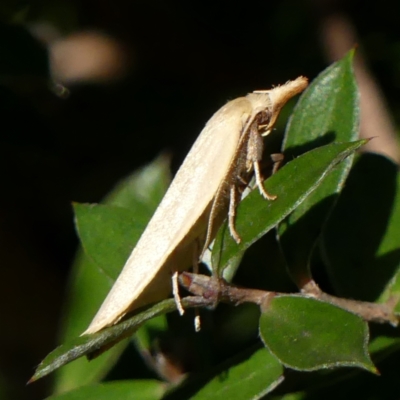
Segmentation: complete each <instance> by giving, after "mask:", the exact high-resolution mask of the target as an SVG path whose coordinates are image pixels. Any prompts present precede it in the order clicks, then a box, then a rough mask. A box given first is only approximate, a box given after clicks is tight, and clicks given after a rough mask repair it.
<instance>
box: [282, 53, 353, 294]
mask: <svg viewBox="0 0 400 400" xmlns="http://www.w3.org/2000/svg"><path fill="white" fill-rule="evenodd" d="M353 53H354V52H353V51H351V52H349V53H348V55H347V56H346V57H345V58H343V59H342V60H340V61H338V62H336V63H335V64H333V65H331V66H330V67H329V68H327V69H326V70H325V71H324V72H322V73H321V74H320V75H319V76H318V77H317V78H316V79H315V80H314V81H313V82H312V84H311V85H310V87H309V88H308V89H307V90H306V91H305V92H304V93H303V95H302V96H301V98H300V100H299V101H298V103H297V105H296V107H295V110H294V112H293V114H292V117H291V118H290V120H289V123H288V126H287V130H286V135H285V141H284V146H283V151H284V153H285V157H286V158H287V159H291V158H292V157H294V156H297V155H298V154H301V153H303V152H304V151H307V150H311V149H313V148H315V147H317V146H321V145H322V144H327V143H331V142H333V141H335V142H348V141H352V140H355V139H356V138H357V136H358V130H359V95H358V90H357V85H356V81H355V78H354V73H353V68H352V60H353ZM351 163H352V157H349V158H347V159H346V160H345V161H344V162H343V163H341V165H340V166H338V167H337V168H336V169H335V171H334V172H333V173H332V174H330V176H329V177H328V178H327V179H325V180H324V182H323V183H322V184H321V185H320V186H319V187H318V189H317V190H315V191H314V193H313V194H312V195H311V196H309V197H308V198H307V200H306V201H304V202H303V203H302V204H301V206H300V207H297V208H296V210H295V211H294V212H293V213H292V214H291V215H290V216H289V217H288V218H287V219H286V220H285V221H284V222H283V223H282V224H281V225H280V227H279V229H278V236H279V238H280V244H281V247H282V250H283V253H284V255H285V259H286V263H287V266H288V268H289V271H290V273H291V275H292V278H293V280H294V282H295V283H296V284H297V285H298V286H299V287H302V286H303V285H304V283H306V282H307V281H309V280H310V279H311V273H310V271H309V261H310V257H311V253H312V250H313V248H314V246H315V242H316V240H317V239H318V236H319V234H320V232H321V229H322V227H323V225H324V223H325V221H326V219H327V217H328V215H329V213H330V211H331V210H332V208H333V206H334V203H335V200H336V196H335V195H336V194H337V193H338V192H340V190H341V188H342V186H343V183H344V181H345V179H346V176H347V174H348V171H349V168H350V166H351ZM299 174H303V171H302V170H300V169H299Z"/></svg>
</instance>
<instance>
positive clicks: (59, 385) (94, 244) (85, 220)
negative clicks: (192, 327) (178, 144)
mask: <svg viewBox="0 0 400 400" xmlns="http://www.w3.org/2000/svg"><path fill="white" fill-rule="evenodd" d="M169 178H170V176H169V162H168V159H167V158H166V157H159V158H158V159H157V160H155V161H154V162H153V163H151V164H149V165H148V166H146V167H144V168H142V169H140V170H138V171H137V172H135V173H133V174H132V175H131V176H129V177H128V178H126V179H124V180H123V181H122V182H121V183H119V184H118V185H117V186H116V187H115V188H114V190H113V191H112V192H111V193H110V194H109V195H108V197H107V198H106V200H105V203H106V204H107V205H108V206H110V210H111V211H110V210H109V209H108V208H104V211H105V215H102V214H101V211H102V210H103V207H106V206H98V205H94V206H93V207H91V206H87V205H77V206H76V207H77V209H79V212H80V217H82V219H81V218H79V217H77V225H78V226H79V229H80V233H81V234H82V236H83V237H85V238H86V240H84V241H83V242H84V244H83V245H84V247H85V248H86V250H87V251H88V252H89V256H88V255H86V254H83V252H80V253H79V255H78V256H77V259H76V261H75V264H74V267H73V271H72V274H71V278H70V283H69V286H68V287H69V288H68V295H67V302H66V308H65V310H64V311H63V313H62V322H63V325H62V329H61V336H60V342H61V343H68V341H70V340H72V339H74V338H77V337H78V336H79V335H80V334H81V333H82V332H83V331H84V330H85V329H86V328H87V326H88V324H89V322H90V321H91V319H92V318H93V316H94V315H95V313H96V312H97V310H98V308H99V307H100V305H101V303H102V301H103V300H104V299H105V297H106V295H107V293H108V291H109V290H110V288H111V286H112V284H113V282H114V279H115V277H116V276H117V274H118V271H117V268H121V267H122V266H123V264H124V262H125V260H124V259H123V256H121V254H125V256H127V254H129V251H130V249H131V248H132V246H133V245H134V241H135V240H136V239H137V235H138V234H139V232H138V228H137V225H135V223H134V221H136V218H137V219H138V220H140V222H139V223H140V225H141V226H142V227H143V226H144V225H145V224H146V223H147V221H148V220H149V219H150V217H151V215H152V213H153V212H154V209H155V208H156V206H157V204H158V202H159V201H160V200H161V198H162V196H163V193H164V192H165V190H166V188H167V186H168V183H169ZM115 210H116V214H117V216H116V217H115V218H116V219H117V220H119V221H120V220H121V218H119V217H121V216H126V218H127V220H129V221H133V222H132V225H130V224H127V223H125V221H121V225H120V226H117V225H116V224H115V223H114V221H113V220H112V216H113V215H111V214H112V211H115ZM127 213H129V215H127ZM135 226H136V227H135ZM110 228H111V231H109V230H108V229H110ZM121 228H123V229H121ZM130 234H131V235H132V236H130ZM121 238H122V240H123V242H124V246H126V247H124V246H122V245H121V243H120V239H121ZM96 240H97V241H96ZM117 250H120V251H121V254H119V253H118V251H117ZM99 253H101V254H102V255H103V256H104V259H103V258H101V257H98V254H99ZM111 253H114V255H115V258H113V257H110V256H109V254H111ZM107 261H108V262H109V264H107V265H106V263H105V262H107ZM103 271H108V273H107V274H105V273H104V272H103ZM161 318H162V317H161ZM125 345H126V343H125V342H122V343H121V344H119V345H117V346H115V347H113V348H112V349H111V350H109V351H107V352H106V353H104V354H102V355H101V356H100V357H98V358H96V359H94V360H92V361H91V362H90V363H89V362H88V361H87V360H86V359H84V358H82V359H80V360H77V361H75V362H74V363H73V364H70V365H67V366H66V367H64V368H61V369H58V370H57V371H56V373H55V383H54V392H55V393H60V392H65V391H68V390H71V389H73V388H75V387H77V386H81V385H85V384H89V383H93V382H97V381H98V380H99V379H101V378H102V377H103V376H104V375H105V374H106V373H107V372H108V371H109V370H110V369H111V368H112V366H113V365H114V364H115V361H116V360H117V359H118V357H119V355H120V354H121V352H122V351H123V349H124V347H125Z"/></svg>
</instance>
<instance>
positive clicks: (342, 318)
mask: <svg viewBox="0 0 400 400" xmlns="http://www.w3.org/2000/svg"><path fill="white" fill-rule="evenodd" d="M260 334H261V338H262V340H263V342H264V343H265V345H266V346H267V348H268V349H269V350H270V351H271V352H272V353H273V354H274V355H275V356H276V357H277V358H278V359H279V360H280V361H281V362H282V363H283V364H284V365H286V366H288V367H290V368H293V369H297V370H301V371H310V370H315V369H320V368H331V367H339V366H354V367H360V368H364V369H366V370H368V371H371V372H375V373H376V368H375V366H374V365H373V363H372V361H371V359H370V357H369V354H368V349H367V343H368V338H369V334H368V325H367V323H366V322H364V321H363V320H362V319H361V318H360V317H358V316H357V315H355V314H352V313H350V312H348V311H346V310H343V309H342V308H339V307H336V306H334V305H332V304H329V303H325V302H322V301H319V300H316V299H312V298H306V297H301V296H298V295H287V296H277V297H275V298H273V299H272V300H271V301H270V302H269V303H268V305H267V306H266V307H265V309H264V310H262V314H261V317H260Z"/></svg>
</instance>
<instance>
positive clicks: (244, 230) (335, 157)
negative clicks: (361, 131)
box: [213, 141, 365, 275]
mask: <svg viewBox="0 0 400 400" xmlns="http://www.w3.org/2000/svg"><path fill="white" fill-rule="evenodd" d="M364 143H365V141H358V142H354V143H334V144H331V145H327V146H323V147H321V148H318V149H315V150H312V151H310V152H308V153H306V154H303V155H302V156H300V157H298V158H296V159H295V160H293V161H291V162H289V163H288V164H286V165H285V166H284V167H283V168H282V169H281V170H279V171H278V172H277V173H276V174H274V175H273V176H271V178H269V179H268V180H267V181H266V184H265V187H266V189H267V190H268V192H269V193H273V194H275V195H277V196H278V198H277V199H276V200H274V201H267V200H265V199H264V198H263V197H261V196H260V193H259V192H258V190H253V192H252V193H250V194H249V195H248V196H247V197H246V198H245V199H244V200H243V201H242V202H241V203H240V204H239V206H238V210H237V218H236V229H237V231H238V232H239V234H240V236H241V238H242V241H241V243H240V244H239V245H238V244H236V242H235V241H234V240H233V239H232V238H231V236H230V234H229V229H228V228H227V224H226V223H225V224H224V225H223V226H222V228H221V229H220V230H219V232H218V235H217V238H216V241H215V244H214V247H213V266H214V268H217V271H218V275H220V274H221V271H222V270H223V269H224V268H225V266H226V265H228V264H229V263H230V262H232V260H234V259H235V258H236V257H237V256H238V254H239V255H240V254H241V253H242V252H243V251H244V250H246V249H247V248H248V247H249V246H250V245H251V244H253V243H254V242H255V241H256V240H258V239H259V238H260V237H261V236H263V235H264V234H265V233H267V232H268V231H269V230H270V229H272V228H273V227H275V226H276V225H277V224H278V223H279V222H280V221H282V219H283V218H285V217H286V216H287V215H288V214H289V213H290V212H292V211H293V210H294V209H295V208H296V207H298V206H299V204H301V203H302V202H303V201H304V199H305V198H306V197H307V196H308V195H309V194H310V193H311V192H312V191H313V190H315V188H317V187H318V186H319V185H320V184H321V182H322V181H323V179H324V178H325V177H326V176H327V175H328V174H329V173H330V172H331V171H332V170H333V169H334V168H335V167H336V166H337V164H339V163H340V162H342V161H343V160H344V159H345V158H346V157H348V156H349V155H350V154H352V153H353V152H354V151H355V150H356V149H358V148H359V147H360V146H361V145H363V144H364ZM299 171H301V173H299Z"/></svg>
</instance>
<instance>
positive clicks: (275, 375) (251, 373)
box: [191, 348, 283, 400]
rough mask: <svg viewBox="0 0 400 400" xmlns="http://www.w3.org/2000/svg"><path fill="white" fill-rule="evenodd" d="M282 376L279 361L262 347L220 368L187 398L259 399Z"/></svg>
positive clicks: (216, 399)
mask: <svg viewBox="0 0 400 400" xmlns="http://www.w3.org/2000/svg"><path fill="white" fill-rule="evenodd" d="M282 380H283V367H282V364H281V363H280V362H279V361H278V360H277V359H276V358H275V357H274V356H273V355H272V354H271V353H270V352H269V351H268V350H267V349H265V348H264V349H260V350H258V351H256V352H255V353H253V354H252V355H251V356H250V357H249V358H248V359H246V360H244V361H242V362H240V363H239V364H236V365H233V366H231V367H230V368H228V369H225V370H223V371H222V372H221V373H219V374H218V375H216V376H215V377H214V378H212V379H211V380H210V381H209V382H207V383H206V384H205V385H204V386H203V387H202V388H201V389H200V390H199V391H198V392H197V393H196V394H195V395H194V396H192V397H191V399H193V400H208V399H215V400H226V399H231V400H235V399H237V400H246V399H248V400H250V399H260V398H261V397H263V396H265V395H266V394H267V393H269V392H271V391H272V390H274V389H275V388H276V387H277V386H278V385H279V384H280V383H281V382H282Z"/></svg>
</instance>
